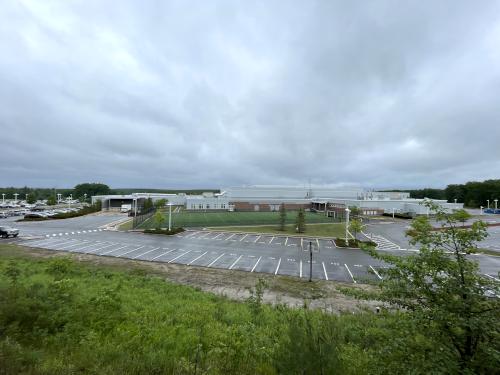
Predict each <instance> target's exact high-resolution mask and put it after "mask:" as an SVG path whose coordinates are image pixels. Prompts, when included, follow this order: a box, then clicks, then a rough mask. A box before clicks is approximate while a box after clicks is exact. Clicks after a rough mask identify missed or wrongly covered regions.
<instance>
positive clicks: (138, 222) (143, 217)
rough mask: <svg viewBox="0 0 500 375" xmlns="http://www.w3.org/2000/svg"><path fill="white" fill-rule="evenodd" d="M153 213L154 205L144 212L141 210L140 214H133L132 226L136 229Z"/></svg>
mask: <svg viewBox="0 0 500 375" xmlns="http://www.w3.org/2000/svg"><path fill="white" fill-rule="evenodd" d="M154 213H155V209H154V207H152V208H150V209H149V210H148V211H146V212H141V214H137V216H134V220H133V221H132V228H133V229H136V228H137V227H138V226H139V225H141V224H142V223H144V222H145V221H146V220H148V219H149V218H150V217H151V216H153V215H154Z"/></svg>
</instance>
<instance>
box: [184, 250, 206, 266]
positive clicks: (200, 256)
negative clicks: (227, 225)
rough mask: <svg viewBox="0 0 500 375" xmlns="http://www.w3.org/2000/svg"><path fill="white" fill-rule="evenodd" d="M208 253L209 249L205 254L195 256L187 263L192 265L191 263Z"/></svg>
mask: <svg viewBox="0 0 500 375" xmlns="http://www.w3.org/2000/svg"><path fill="white" fill-rule="evenodd" d="M206 253H208V251H205V252H204V253H203V254H201V255H199V256H197V257H196V258H194V259H193V260H191V261H190V262H189V263H186V265H188V266H190V265H191V263H193V262H196V261H197V260H198V259H200V258H201V257H202V256H203V255H205V254H206Z"/></svg>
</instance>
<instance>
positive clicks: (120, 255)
mask: <svg viewBox="0 0 500 375" xmlns="http://www.w3.org/2000/svg"><path fill="white" fill-rule="evenodd" d="M144 246H146V245H142V246H139V247H136V248H135V249H132V250H130V251H126V252H124V253H123V254H118V255H113V256H114V257H122V256H124V255H127V254H130V253H132V252H134V251H136V250H139V249H142V248H143V247H144Z"/></svg>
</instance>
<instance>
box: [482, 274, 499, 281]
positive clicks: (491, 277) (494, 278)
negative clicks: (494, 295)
mask: <svg viewBox="0 0 500 375" xmlns="http://www.w3.org/2000/svg"><path fill="white" fill-rule="evenodd" d="M484 276H488V277H489V278H490V279H493V280H495V281H498V282H500V280H498V279H497V278H496V277H493V276H491V275H488V274H486V273H485V274H484Z"/></svg>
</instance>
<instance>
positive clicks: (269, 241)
mask: <svg viewBox="0 0 500 375" xmlns="http://www.w3.org/2000/svg"><path fill="white" fill-rule="evenodd" d="M273 240H274V237H273V238H271V241H269V243H268V245H271V242H273Z"/></svg>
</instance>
